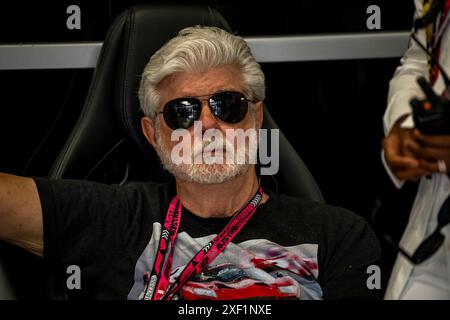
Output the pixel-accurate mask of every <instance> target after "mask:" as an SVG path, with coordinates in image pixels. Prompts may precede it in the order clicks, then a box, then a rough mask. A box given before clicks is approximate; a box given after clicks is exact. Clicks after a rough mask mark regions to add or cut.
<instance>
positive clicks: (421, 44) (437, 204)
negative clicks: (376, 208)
mask: <svg viewBox="0 0 450 320" xmlns="http://www.w3.org/2000/svg"><path fill="white" fill-rule="evenodd" d="M433 1H435V3H434V4H433V3H432V2H431V1H423V0H415V6H416V13H415V27H414V28H413V32H412V36H411V40H410V44H409V48H408V50H407V51H406V53H405V55H404V56H403V58H402V59H401V65H400V66H399V67H398V68H397V70H396V72H395V74H394V76H393V78H392V80H391V81H390V84H389V95H388V106H387V110H386V112H385V114H384V118H383V122H384V131H385V134H386V137H385V138H384V140H383V152H382V160H383V163H384V165H385V167H386V170H387V172H388V174H389V175H390V177H391V179H392V180H393V182H394V184H395V185H396V186H397V187H398V188H401V186H402V185H403V183H404V182H405V181H406V180H418V179H420V184H419V188H418V192H417V195H416V198H415V201H414V204H413V207H412V210H411V213H410V216H409V221H408V224H407V227H406V230H405V232H404V234H403V236H402V238H401V240H400V243H399V248H400V253H399V254H398V257H397V260H396V262H395V265H394V268H393V270H392V273H391V276H390V280H389V283H388V287H387V290H386V294H385V299H450V224H448V222H447V223H442V221H443V219H444V220H445V219H447V221H448V220H449V218H448V215H449V212H447V211H449V210H447V209H446V206H443V204H448V203H450V200H449V201H447V202H446V200H447V198H448V197H449V194H450V179H449V175H448V172H449V169H450V134H424V133H423V132H420V131H419V130H418V129H417V128H416V127H415V124H414V123H415V122H414V120H413V117H412V114H411V113H412V108H411V105H410V101H411V99H412V98H418V99H425V98H426V97H425V94H424V91H423V90H422V88H421V87H420V86H419V85H418V83H417V79H418V77H421V76H422V77H424V78H425V79H426V80H427V81H428V83H429V84H430V85H431V86H432V88H433V91H434V92H435V93H436V94H437V95H439V96H440V97H443V98H447V99H448V98H449V96H450V95H449V92H448V89H449V88H448V79H446V77H447V78H448V76H447V75H446V73H450V47H449V46H450V24H449V21H450V12H449V8H450V1H449V0H442V1H440V0H433ZM436 8H438V9H437V10H435V9H436ZM433 11H434V12H433ZM447 13H448V14H447ZM446 82H447V83H446ZM426 107H429V106H426ZM445 215H446V216H445ZM438 218H439V219H438ZM438 221H439V222H438Z"/></svg>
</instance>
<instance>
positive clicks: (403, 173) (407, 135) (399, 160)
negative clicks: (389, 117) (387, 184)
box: [382, 119, 431, 180]
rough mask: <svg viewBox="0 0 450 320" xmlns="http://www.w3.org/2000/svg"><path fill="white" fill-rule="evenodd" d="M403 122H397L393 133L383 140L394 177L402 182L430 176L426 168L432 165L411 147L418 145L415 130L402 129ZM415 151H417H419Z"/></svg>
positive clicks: (401, 120)
mask: <svg viewBox="0 0 450 320" xmlns="http://www.w3.org/2000/svg"><path fill="white" fill-rule="evenodd" d="M402 122H403V119H400V120H399V121H397V123H396V124H395V125H394V127H393V128H392V130H391V132H390V133H389V134H388V135H387V136H386V137H385V138H384V139H383V143H382V147H383V150H384V153H385V158H386V162H387V164H388V165H389V167H390V168H391V170H392V172H393V173H394V175H395V176H396V177H397V178H399V179H400V180H418V179H420V178H421V177H423V176H426V175H429V174H430V172H429V171H428V170H427V169H426V168H427V167H429V165H431V164H430V163H428V161H426V160H424V159H420V158H419V157H417V156H416V154H415V153H414V152H412V150H411V145H414V146H416V145H417V142H416V140H415V135H414V129H405V128H401V127H400V124H401V123H402ZM412 149H414V148H412ZM414 150H415V151H417V150H418V149H414ZM421 160H423V161H422V162H423V163H421ZM422 164H424V165H425V167H423V166H422Z"/></svg>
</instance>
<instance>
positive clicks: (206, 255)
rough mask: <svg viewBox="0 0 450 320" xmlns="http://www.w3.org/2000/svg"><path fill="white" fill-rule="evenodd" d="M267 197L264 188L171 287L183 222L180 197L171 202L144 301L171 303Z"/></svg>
mask: <svg viewBox="0 0 450 320" xmlns="http://www.w3.org/2000/svg"><path fill="white" fill-rule="evenodd" d="M262 195H263V190H262V187H261V186H259V187H258V191H257V192H256V193H255V195H254V196H253V197H252V199H250V200H249V201H248V203H247V204H246V205H245V206H244V207H243V208H242V209H241V210H239V212H238V213H237V214H236V215H235V216H234V217H233V219H232V220H231V221H230V222H229V223H228V224H227V225H226V226H225V228H223V230H222V231H221V232H220V233H219V234H218V235H217V236H216V237H214V239H212V240H211V241H210V242H209V243H208V244H207V245H205V246H204V247H203V248H202V249H201V250H200V251H199V252H197V254H196V255H195V256H194V257H193V258H192V259H191V261H189V263H188V264H187V265H186V267H185V268H184V269H183V271H182V272H181V274H180V276H179V277H178V278H177V279H176V281H175V283H174V284H173V285H172V286H171V287H170V288H168V286H169V281H170V270H171V268H172V262H173V250H174V248H175V239H176V237H177V234H178V229H179V226H180V219H181V209H182V206H181V203H180V201H179V199H178V196H175V197H174V198H173V199H172V201H171V202H170V205H169V209H168V210H167V215H166V220H165V222H164V226H163V229H162V231H161V238H160V241H159V246H158V251H157V254H156V257H155V262H154V264H153V269H152V273H151V275H149V274H148V273H146V274H145V276H144V279H145V284H146V285H145V291H144V297H143V299H144V300H171V299H172V297H173V296H174V295H175V294H176V293H177V292H178V291H179V290H180V289H181V287H182V286H183V285H184V284H185V283H186V282H187V281H188V280H189V278H190V277H191V276H192V275H193V274H197V273H200V272H201V271H202V270H203V269H204V268H205V267H206V266H207V265H208V264H209V263H211V262H212V261H213V260H214V259H215V258H216V257H217V256H218V255H219V254H220V253H221V252H222V251H223V250H225V247H226V246H227V245H228V244H229V243H230V242H231V240H232V239H233V238H234V237H235V236H236V235H237V234H238V233H239V231H240V230H241V229H242V228H243V227H244V225H245V224H246V223H247V221H248V220H249V219H250V218H251V217H252V215H253V214H254V213H255V211H256V209H257V208H258V206H259V204H260V202H261V199H262Z"/></svg>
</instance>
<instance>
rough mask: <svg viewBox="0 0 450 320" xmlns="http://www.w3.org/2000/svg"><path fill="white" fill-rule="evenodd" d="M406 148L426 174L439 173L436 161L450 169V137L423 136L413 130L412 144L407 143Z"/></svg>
mask: <svg viewBox="0 0 450 320" xmlns="http://www.w3.org/2000/svg"><path fill="white" fill-rule="evenodd" d="M407 148H408V150H409V152H411V153H412V154H413V156H414V157H415V158H417V159H418V160H419V165H420V167H421V168H422V169H424V170H426V171H428V172H440V171H439V167H438V164H437V162H438V160H443V161H444V162H445V164H446V167H447V168H450V135H424V134H421V133H420V132H419V130H417V129H414V131H413V142H412V143H408V145H407ZM447 172H448V169H447Z"/></svg>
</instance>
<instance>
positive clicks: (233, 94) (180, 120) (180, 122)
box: [159, 91, 254, 130]
mask: <svg viewBox="0 0 450 320" xmlns="http://www.w3.org/2000/svg"><path fill="white" fill-rule="evenodd" d="M199 97H202V96H197V97H185V98H177V99H174V100H171V101H169V102H167V103H166V104H165V105H164V108H163V111H161V112H159V113H162V114H163V116H164V121H165V122H166V123H167V125H168V126H169V127H170V128H171V129H173V130H176V129H179V128H183V129H188V128H190V127H192V126H193V125H194V121H197V120H199V119H200V114H201V112H202V100H200V99H199ZM207 100H208V105H209V108H210V110H211V112H212V113H213V114H214V116H215V117H216V118H218V119H220V120H222V121H224V122H227V123H238V122H241V121H242V120H244V118H245V116H246V115H247V111H248V103H249V102H254V101H251V100H249V99H247V98H246V97H245V96H244V94H242V93H241V92H237V91H222V92H218V93H215V94H213V95H211V96H209V98H208V99H207Z"/></svg>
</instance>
